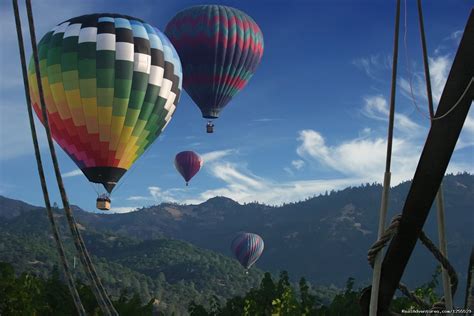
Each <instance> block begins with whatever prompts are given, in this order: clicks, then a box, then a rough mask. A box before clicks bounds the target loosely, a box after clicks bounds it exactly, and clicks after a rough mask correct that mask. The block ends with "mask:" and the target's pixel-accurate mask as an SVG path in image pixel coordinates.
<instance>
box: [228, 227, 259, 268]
mask: <svg viewBox="0 0 474 316" xmlns="http://www.w3.org/2000/svg"><path fill="white" fill-rule="evenodd" d="M263 248H264V243H263V239H262V237H260V236H259V235H257V234H252V233H245V232H242V233H239V234H238V235H237V236H236V237H235V238H234V240H233V241H232V244H231V250H232V252H233V254H234V256H235V257H236V258H237V260H238V261H239V262H240V264H241V265H242V266H243V267H244V268H245V269H248V268H250V267H251V266H252V265H253V264H254V263H255V262H256V261H257V260H258V258H260V256H261V255H262V252H263Z"/></svg>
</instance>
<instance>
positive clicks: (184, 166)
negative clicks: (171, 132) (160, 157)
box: [174, 150, 204, 185]
mask: <svg viewBox="0 0 474 316" xmlns="http://www.w3.org/2000/svg"><path fill="white" fill-rule="evenodd" d="M203 163H204V162H203V160H202V158H201V157H200V156H199V155H198V154H196V153H195V152H194V151H189V150H188V151H182V152H180V153H178V154H177V155H176V157H175V158H174V166H175V167H176V170H178V172H179V173H180V174H181V175H182V176H183V178H184V181H186V185H188V183H189V181H190V180H191V179H192V177H194V176H195V175H196V173H198V172H199V170H200V169H201V167H202V164H203Z"/></svg>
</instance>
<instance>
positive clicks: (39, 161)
mask: <svg viewBox="0 0 474 316" xmlns="http://www.w3.org/2000/svg"><path fill="white" fill-rule="evenodd" d="M12 3H13V11H14V15H15V24H16V32H17V37H18V48H19V50H20V60H21V71H22V75H23V85H24V88H25V97H26V104H27V110H28V119H29V122H30V129H31V137H32V139H33V147H34V150H35V158H36V164H37V168H38V174H39V177H40V182H41V189H42V191H43V198H44V202H45V207H46V211H47V214H48V219H49V222H50V225H51V229H52V231H53V237H54V241H55V242H56V250H57V251H58V255H59V260H60V262H61V265H62V268H63V270H64V274H65V275H66V284H67V286H68V289H69V292H70V294H71V296H72V299H73V302H74V306H75V307H76V311H77V313H78V314H79V315H80V316H85V315H86V311H85V309H84V306H83V305H82V302H81V298H80V296H79V293H78V292H77V288H76V284H75V283H74V278H73V276H72V274H71V270H70V268H69V264H68V262H67V259H66V254H65V251H64V246H63V244H62V241H61V236H60V232H59V229H58V227H57V225H56V221H55V219H54V215H53V212H52V209H51V202H50V199H49V193H48V186H47V183H46V178H45V175H44V169H43V162H42V159H41V151H40V149H39V145H38V137H37V134H36V127H35V121H34V118H33V110H32V108H31V99H30V94H29V90H30V86H29V83H28V79H27V74H28V72H27V70H26V58H25V47H24V41H23V34H22V30H21V20H20V13H19V10H18V1H17V0H13V1H12Z"/></svg>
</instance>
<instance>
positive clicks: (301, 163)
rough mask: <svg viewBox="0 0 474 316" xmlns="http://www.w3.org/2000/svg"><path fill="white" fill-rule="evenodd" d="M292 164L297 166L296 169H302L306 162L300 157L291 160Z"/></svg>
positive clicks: (294, 166)
mask: <svg viewBox="0 0 474 316" xmlns="http://www.w3.org/2000/svg"><path fill="white" fill-rule="evenodd" d="M291 165H292V166H293V168H295V169H296V170H300V169H303V167H304V165H305V162H304V161H303V160H301V159H298V160H293V161H292V162H291Z"/></svg>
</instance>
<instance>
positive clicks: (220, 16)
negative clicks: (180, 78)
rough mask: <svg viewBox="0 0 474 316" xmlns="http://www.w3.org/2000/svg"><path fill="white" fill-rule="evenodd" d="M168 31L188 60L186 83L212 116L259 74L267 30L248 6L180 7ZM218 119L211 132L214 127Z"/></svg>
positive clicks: (209, 126) (183, 59)
mask: <svg viewBox="0 0 474 316" xmlns="http://www.w3.org/2000/svg"><path fill="white" fill-rule="evenodd" d="M165 33H166V35H167V36H168V37H169V39H170V41H171V42H172V43H173V45H174V46H175V47H176V50H177V51H178V54H179V56H180V57H181V62H182V63H183V73H184V82H183V85H184V89H185V90H186V92H187V93H188V94H189V96H190V97H191V98H192V99H193V100H194V102H195V103H196V104H197V106H198V107H199V108H200V109H201V112H202V116H203V117H204V118H206V119H209V120H212V119H216V118H218V117H219V113H220V112H221V110H222V109H223V108H224V107H225V106H226V105H227V103H229V101H230V100H231V99H232V97H233V96H234V95H235V94H236V93H237V92H239V91H240V90H242V89H243V88H244V87H245V85H246V84H247V82H248V81H249V80H250V78H251V77H252V75H253V74H254V72H255V70H256V68H257V66H258V64H259V63H260V60H261V58H262V55H263V35H262V32H261V31H260V28H259V27H258V25H257V23H255V21H254V20H253V19H252V18H251V17H250V16H248V15H247V14H245V13H244V12H242V11H240V10H237V9H234V8H231V7H227V6H222V5H198V6H193V7H190V8H187V9H185V10H183V11H181V12H179V13H178V14H177V15H176V16H175V17H174V18H173V19H171V21H170V22H169V23H168V25H167V26H166V29H165ZM213 127H214V125H213V123H212V121H209V123H208V124H207V132H208V133H212V132H213Z"/></svg>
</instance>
